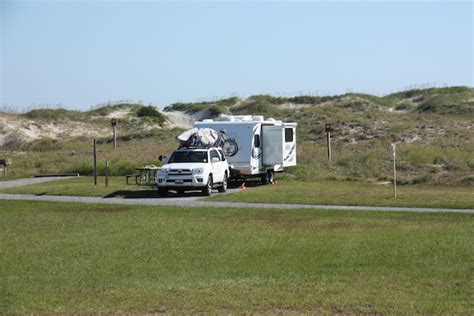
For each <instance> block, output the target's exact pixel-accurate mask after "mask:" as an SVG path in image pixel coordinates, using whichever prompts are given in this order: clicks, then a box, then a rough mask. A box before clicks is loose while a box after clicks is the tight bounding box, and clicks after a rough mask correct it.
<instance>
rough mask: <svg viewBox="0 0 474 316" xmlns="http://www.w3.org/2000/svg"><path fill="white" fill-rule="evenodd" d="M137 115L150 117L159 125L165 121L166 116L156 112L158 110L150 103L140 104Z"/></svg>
mask: <svg viewBox="0 0 474 316" xmlns="http://www.w3.org/2000/svg"><path fill="white" fill-rule="evenodd" d="M137 116H138V117H144V118H151V119H152V121H154V122H156V123H158V124H160V125H162V124H163V123H164V122H165V121H166V117H165V116H164V115H163V114H161V113H160V112H158V110H157V109H156V108H155V107H154V106H152V105H148V106H142V107H141V108H140V109H138V110H137Z"/></svg>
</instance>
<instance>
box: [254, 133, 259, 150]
mask: <svg viewBox="0 0 474 316" xmlns="http://www.w3.org/2000/svg"><path fill="white" fill-rule="evenodd" d="M253 146H254V147H255V148H260V135H254V136H253Z"/></svg>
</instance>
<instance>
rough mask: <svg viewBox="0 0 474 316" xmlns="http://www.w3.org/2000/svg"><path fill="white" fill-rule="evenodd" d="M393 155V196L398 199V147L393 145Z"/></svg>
mask: <svg viewBox="0 0 474 316" xmlns="http://www.w3.org/2000/svg"><path fill="white" fill-rule="evenodd" d="M392 154H393V196H394V198H395V199H396V198H397V145H396V144H392Z"/></svg>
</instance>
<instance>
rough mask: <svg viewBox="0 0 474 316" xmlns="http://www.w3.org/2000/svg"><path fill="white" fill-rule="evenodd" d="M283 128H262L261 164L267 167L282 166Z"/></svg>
mask: <svg viewBox="0 0 474 316" xmlns="http://www.w3.org/2000/svg"><path fill="white" fill-rule="evenodd" d="M283 132H284V128H283V126H265V125H264V126H262V137H261V138H262V146H263V148H262V156H263V164H264V165H267V166H271V165H277V164H283V150H284V138H283Z"/></svg>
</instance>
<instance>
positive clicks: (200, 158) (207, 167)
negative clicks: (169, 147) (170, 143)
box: [156, 147, 230, 196]
mask: <svg viewBox="0 0 474 316" xmlns="http://www.w3.org/2000/svg"><path fill="white" fill-rule="evenodd" d="M165 163H166V164H165V165H164V166H163V167H162V168H161V169H160V170H159V171H158V174H157V176H156V185H157V186H158V193H159V194H160V195H162V196H164V195H166V194H168V190H176V192H177V193H178V194H182V193H184V192H185V191H190V190H201V191H202V193H203V194H204V195H207V196H209V195H211V193H212V189H214V188H217V189H218V190H219V192H225V191H227V184H228V180H229V174H230V173H229V165H228V163H227V159H226V157H225V155H224V153H223V152H222V149H221V148H220V147H211V148H186V147H184V148H180V149H178V150H176V151H175V152H174V153H173V154H172V155H171V156H170V158H169V159H168V160H167V161H165Z"/></svg>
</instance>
